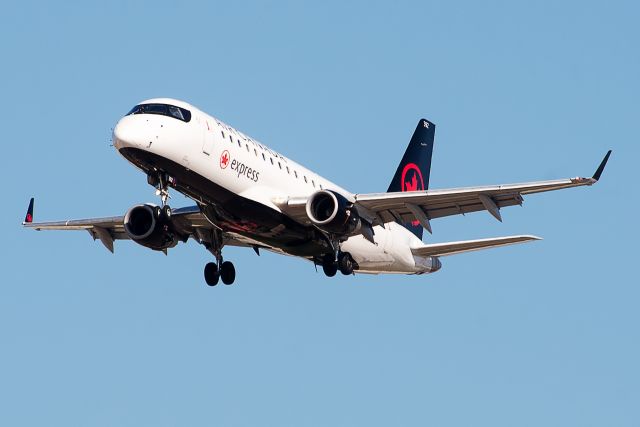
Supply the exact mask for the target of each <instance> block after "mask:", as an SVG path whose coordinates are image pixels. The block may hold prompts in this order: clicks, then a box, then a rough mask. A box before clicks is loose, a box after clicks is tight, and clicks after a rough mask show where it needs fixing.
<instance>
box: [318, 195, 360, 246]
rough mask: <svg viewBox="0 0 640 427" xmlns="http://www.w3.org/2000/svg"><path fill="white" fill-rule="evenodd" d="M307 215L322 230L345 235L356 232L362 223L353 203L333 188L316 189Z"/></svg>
mask: <svg viewBox="0 0 640 427" xmlns="http://www.w3.org/2000/svg"><path fill="white" fill-rule="evenodd" d="M307 216H308V217H309V219H310V220H311V222H313V223H314V224H315V225H316V227H318V228H319V229H320V230H322V231H326V232H328V233H336V234H340V235H343V236H349V235H353V234H356V233H357V232H359V230H360V227H361V225H362V221H361V219H360V215H358V211H357V210H356V208H355V207H354V206H353V204H352V203H351V202H349V201H348V200H347V199H346V198H345V197H344V196H342V195H341V194H338V193H336V192H335V191H331V190H320V191H316V192H315V193H313V194H312V195H311V197H309V200H307Z"/></svg>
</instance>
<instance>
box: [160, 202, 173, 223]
mask: <svg viewBox="0 0 640 427" xmlns="http://www.w3.org/2000/svg"><path fill="white" fill-rule="evenodd" d="M171 213H172V212H171V207H170V206H169V205H164V206H163V207H162V211H161V215H162V219H163V220H165V221H170V220H171Z"/></svg>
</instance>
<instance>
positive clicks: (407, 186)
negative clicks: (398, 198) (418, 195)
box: [404, 172, 418, 191]
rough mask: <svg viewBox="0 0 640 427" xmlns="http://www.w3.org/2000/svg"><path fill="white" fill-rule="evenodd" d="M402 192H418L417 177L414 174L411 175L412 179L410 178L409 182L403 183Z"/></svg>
mask: <svg viewBox="0 0 640 427" xmlns="http://www.w3.org/2000/svg"><path fill="white" fill-rule="evenodd" d="M404 191H418V177H417V176H416V173H415V172H414V173H413V178H411V182H405V183H404Z"/></svg>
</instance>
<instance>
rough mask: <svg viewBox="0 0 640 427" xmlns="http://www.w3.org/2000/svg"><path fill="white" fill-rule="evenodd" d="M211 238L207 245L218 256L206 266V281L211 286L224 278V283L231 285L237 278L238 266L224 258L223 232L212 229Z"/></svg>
mask: <svg viewBox="0 0 640 427" xmlns="http://www.w3.org/2000/svg"><path fill="white" fill-rule="evenodd" d="M209 240H210V241H209V242H207V243H205V246H206V248H207V249H208V250H209V251H210V252H211V253H212V254H213V256H215V257H216V262H210V263H207V265H205V266H204V281H205V282H207V285H209V286H215V285H217V284H218V281H219V280H220V279H222V283H224V284H225V285H231V284H232V283H233V282H234V281H235V280H236V268H235V267H234V266H233V263H232V262H229V261H223V259H222V247H223V246H224V242H223V241H222V232H221V231H220V230H212V231H211V236H210V239H209Z"/></svg>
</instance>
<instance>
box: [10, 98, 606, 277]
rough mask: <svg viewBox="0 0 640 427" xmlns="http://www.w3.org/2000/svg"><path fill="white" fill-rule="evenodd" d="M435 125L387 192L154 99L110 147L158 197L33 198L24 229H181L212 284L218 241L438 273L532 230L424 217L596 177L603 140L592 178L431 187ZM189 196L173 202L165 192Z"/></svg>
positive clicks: (164, 232) (220, 269)
mask: <svg viewBox="0 0 640 427" xmlns="http://www.w3.org/2000/svg"><path fill="white" fill-rule="evenodd" d="M434 137H435V125H434V124H433V123H432V122H430V121H429V120H426V119H420V120H419V121H418V124H417V126H416V129H415V131H414V133H413V136H412V137H411V140H410V142H409V145H408V147H407V149H406V151H405V153H404V156H403V157H402V160H401V162H400V164H399V166H398V168H397V169H396V172H395V174H394V175H393V178H392V180H391V183H390V185H389V188H388V189H387V192H386V193H372V194H359V193H352V192H350V191H348V190H346V189H344V188H342V187H340V186H338V185H336V184H334V183H333V182H331V181H329V180H328V179H326V178H324V177H322V176H320V175H318V174H316V173H314V172H312V171H311V170H309V169H307V168H305V167H304V166H302V165H300V164H298V163H296V162H294V161H293V160H291V159H289V158H287V157H285V156H283V155H282V154H280V153H278V152H277V151H275V150H273V149H271V148H269V147H267V146H266V145H264V144H262V143H260V142H259V141H257V140H256V139H254V138H251V137H249V136H247V135H246V134H244V133H242V132H240V131H239V130H237V129H234V128H233V127H231V126H229V125H227V124H225V123H224V122H222V121H221V120H219V119H217V118H215V117H213V116H210V115H208V114H206V113H205V112H203V111H201V110H199V109H198V108H196V107H194V106H192V105H190V104H188V103H186V102H182V101H179V100H176V99H170V98H155V99H149V100H146V101H143V102H140V103H139V104H137V105H136V106H135V107H133V108H132V109H131V110H130V111H129V112H128V113H127V114H126V115H125V116H124V117H123V118H122V119H120V120H119V121H118V123H117V125H116V127H115V128H114V130H113V136H112V142H113V146H114V147H115V149H116V150H117V151H118V153H119V154H120V155H121V156H122V157H124V158H125V159H126V160H128V161H129V162H130V163H132V164H133V165H134V166H135V167H137V168H138V169H140V170H141V171H142V172H144V173H145V175H146V176H147V182H148V183H149V184H150V185H152V186H153V187H155V189H156V191H155V193H156V195H157V196H159V197H160V205H156V204H152V203H143V204H137V205H135V206H133V207H131V208H130V209H129V210H128V211H127V212H126V213H125V214H124V215H122V216H111V217H103V218H89V219H79V220H67V221H55V222H34V199H33V198H32V199H31V201H30V203H29V207H28V209H27V214H26V217H25V220H24V222H23V223H22V224H23V226H24V227H27V228H33V229H36V230H86V231H87V232H88V233H89V234H90V235H91V237H93V239H94V240H100V242H102V244H103V245H104V246H105V247H106V248H107V249H108V250H109V251H111V252H113V251H114V241H115V240H121V239H130V240H133V241H134V242H136V243H138V244H140V245H142V246H145V247H147V248H150V249H153V250H155V251H163V252H164V253H165V254H167V251H168V249H170V248H173V247H175V246H176V245H177V244H178V242H185V243H186V242H187V240H188V239H189V238H192V239H194V240H195V241H196V242H198V243H200V244H202V245H203V246H204V247H205V248H206V249H207V250H208V251H209V252H211V254H212V255H213V257H214V260H215V261H214V262H209V263H207V264H206V266H205V268H204V279H205V282H206V283H207V284H208V285H209V286H215V285H216V284H217V283H218V282H219V280H222V282H223V283H224V284H226V285H230V284H232V283H233V282H234V281H235V278H236V271H235V267H234V265H233V263H231V262H230V261H227V260H225V259H224V258H223V257H222V250H223V248H224V247H225V246H240V247H247V248H252V249H253V250H254V251H255V252H256V253H257V254H258V255H260V250H261V249H264V250H269V251H272V252H275V253H279V254H284V255H290V256H294V257H301V258H304V259H307V260H309V261H311V262H313V263H314V264H315V265H316V268H317V266H321V267H322V269H323V271H324V273H325V274H326V276H328V277H332V276H335V275H336V274H337V272H338V271H340V272H341V273H342V274H344V275H352V274H355V273H365V274H381V273H395V274H425V273H433V272H436V271H438V270H439V269H440V268H441V266H442V263H441V261H440V258H441V257H445V256H449V255H454V254H459V253H464V252H469V251H476V250H481V249H487V248H494V247H500V246H505V245H511V244H516V243H524V242H530V241H534V240H539V239H540V238H539V237H536V236H531V235H516V236H506V237H497V238H489V239H479V240H467V241H456V242H445V243H428V244H425V243H423V241H422V234H423V230H427V231H428V232H429V233H432V226H431V221H432V220H434V219H437V218H442V217H446V216H450V215H459V214H462V215H464V214H467V213H470V212H477V211H487V212H488V213H489V214H490V215H492V216H493V217H495V218H496V219H497V220H498V221H502V216H501V213H500V210H501V209H502V208H504V207H507V206H514V205H522V202H523V196H525V195H528V194H534V193H540V192H545V191H553V190H560V189H563V188H571V187H579V186H585V185H589V186H590V185H593V184H595V183H596V182H597V181H598V180H599V179H600V176H601V174H602V172H603V170H604V168H605V165H606V164H607V161H608V159H609V156H610V155H611V150H609V151H608V152H607V153H606V155H605V156H604V159H603V160H602V162H601V163H600V165H599V166H598V168H597V170H596V172H595V174H594V175H593V176H592V177H591V178H580V177H578V178H567V179H558V180H551V181H539V182H527V183H522V184H507V185H490V186H478V187H465V188H451V189H436V190H433V189H429V176H430V172H431V157H432V153H433V144H434ZM170 189H175V190H176V191H179V192H180V193H182V194H184V195H185V196H187V197H188V198H190V199H192V200H193V201H195V203H196V205H195V206H190V207H182V208H176V209H172V208H171V207H170V206H169V205H168V203H167V202H168V199H169V197H170V194H169V190H170Z"/></svg>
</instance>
